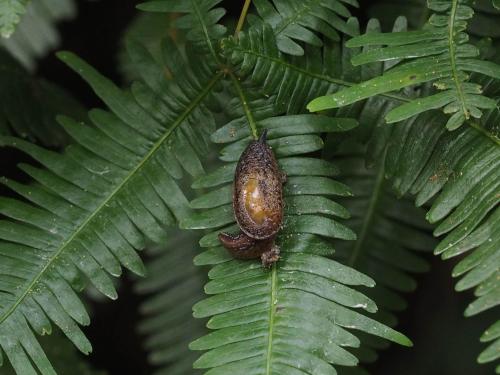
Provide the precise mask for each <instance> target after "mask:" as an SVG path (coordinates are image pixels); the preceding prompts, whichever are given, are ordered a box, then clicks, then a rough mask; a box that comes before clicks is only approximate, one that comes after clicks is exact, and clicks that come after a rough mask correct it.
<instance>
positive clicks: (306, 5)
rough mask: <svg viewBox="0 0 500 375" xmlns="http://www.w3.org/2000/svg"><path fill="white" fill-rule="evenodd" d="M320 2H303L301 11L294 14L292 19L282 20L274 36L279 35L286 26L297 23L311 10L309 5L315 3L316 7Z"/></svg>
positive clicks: (311, 0) (314, 0)
mask: <svg viewBox="0 0 500 375" xmlns="http://www.w3.org/2000/svg"><path fill="white" fill-rule="evenodd" d="M321 1H322V0H319V1H318V0H310V1H309V2H304V3H303V4H302V9H301V10H299V11H298V12H294V16H293V17H288V18H283V21H282V22H280V24H279V25H278V26H277V27H276V35H279V34H281V33H282V32H283V31H284V30H285V29H286V28H287V27H288V26H290V25H291V24H293V23H297V24H298V22H297V20H299V19H300V18H301V17H302V15H303V14H304V13H306V11H307V12H309V10H310V9H311V8H312V6H311V5H310V4H311V3H316V5H319V4H320V3H321Z"/></svg>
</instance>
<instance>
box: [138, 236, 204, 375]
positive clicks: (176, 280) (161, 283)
mask: <svg viewBox="0 0 500 375" xmlns="http://www.w3.org/2000/svg"><path fill="white" fill-rule="evenodd" d="M197 239H198V237H197V236H195V235H194V233H192V232H191V233H187V232H182V231H178V230H176V231H171V232H169V233H168V245H166V246H165V245H162V246H160V245H158V246H156V247H154V248H152V249H151V250H148V253H149V254H150V255H151V256H152V257H153V259H152V260H151V261H149V262H148V263H147V264H146V269H147V272H148V277H147V278H145V279H142V280H139V281H138V283H137V287H136V291H137V292H138V293H140V294H143V295H147V296H148V297H147V299H146V300H145V302H144V303H143V304H142V305H141V307H140V310H141V312H142V314H143V315H144V318H143V319H142V322H141V323H140V325H139V331H140V333H142V334H144V335H146V343H145V347H146V349H147V350H148V353H149V362H150V363H151V364H153V365H154V366H155V367H157V369H156V370H155V372H154V373H153V374H155V375H162V374H165V375H184V374H191V373H196V372H195V371H193V369H192V368H193V362H194V361H195V359H196V355H195V353H193V352H192V351H190V350H189V348H188V345H189V343H190V342H191V341H193V340H194V339H195V338H197V337H200V336H201V335H203V334H205V333H206V328H205V326H204V324H203V321H201V320H198V319H196V320H194V319H193V317H192V306H193V305H194V304H195V303H196V302H198V301H200V300H201V299H202V298H203V284H204V282H205V279H206V276H205V272H204V271H203V270H201V269H200V268H199V267H195V266H194V265H193V257H194V256H195V255H196V253H197V251H196V247H197Z"/></svg>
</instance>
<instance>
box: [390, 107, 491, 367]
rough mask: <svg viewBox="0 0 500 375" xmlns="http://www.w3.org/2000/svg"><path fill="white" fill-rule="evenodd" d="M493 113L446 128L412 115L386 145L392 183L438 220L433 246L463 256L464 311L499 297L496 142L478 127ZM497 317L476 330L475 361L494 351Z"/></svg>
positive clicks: (458, 273)
mask: <svg viewBox="0 0 500 375" xmlns="http://www.w3.org/2000/svg"><path fill="white" fill-rule="evenodd" d="M499 120H500V114H499V111H498V110H494V111H490V112H488V113H486V114H485V116H483V120H482V121H483V124H482V126H478V127H477V128H472V127H463V128H462V129H460V130H459V131H457V132H456V133H448V132H446V131H445V130H444V128H442V127H441V126H440V121H429V119H428V118H425V117H424V118H423V119H420V118H419V117H418V118H417V120H415V121H412V122H404V123H402V124H400V125H398V127H397V128H396V129H395V131H394V133H393V135H392V137H391V142H390V146H389V149H388V155H390V158H388V163H387V173H388V175H390V176H391V177H392V179H393V181H394V182H393V187H394V188H395V189H396V190H397V191H398V192H399V194H406V193H411V194H413V195H416V204H417V205H418V206H422V205H424V204H427V203H431V207H430V209H429V210H428V212H427V216H426V217H427V220H428V221H429V222H431V223H436V224H438V225H437V227H436V229H435V230H434V235H436V236H444V238H443V239H442V240H441V242H440V243H439V245H438V246H437V247H436V248H435V250H434V253H435V254H438V255H441V257H442V258H443V259H450V258H453V257H457V256H462V257H463V258H462V260H461V261H460V262H459V263H458V264H457V265H456V266H455V268H454V270H453V276H454V277H460V278H461V280H460V281H459V282H458V283H457V284H456V287H455V289H456V290H457V291H462V290H467V289H472V288H474V295H475V297H476V300H475V301H474V302H472V303H471V304H470V305H469V306H468V307H467V309H466V311H465V315H466V316H472V315H476V314H479V313H480V312H482V311H485V310H487V309H492V308H495V307H496V308H497V309H498V305H500V289H499V283H498V278H499V275H500V226H499V225H500V206H499V202H500V201H499V199H498V197H499V196H498V192H499V191H500V144H499V143H498V140H495V139H494V138H491V137H489V133H485V132H484V129H487V130H488V128H489V127H495V126H497V124H498V121H499ZM498 324H499V323H498V322H497V323H496V325H494V326H492V327H489V328H488V329H487V330H486V332H485V334H484V335H483V336H482V337H481V341H484V342H491V343H490V346H489V347H488V348H487V349H485V351H484V352H483V353H482V354H481V355H480V356H479V362H491V361H495V360H497V361H498V359H499V358H500V352H499V351H498V346H499V345H500V337H499V335H498V333H499V331H498V328H496V327H498ZM485 328H486V327H485ZM499 371H500V367H497V373H498V372H499Z"/></svg>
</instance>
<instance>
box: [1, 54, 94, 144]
mask: <svg viewBox="0 0 500 375" xmlns="http://www.w3.org/2000/svg"><path fill="white" fill-rule="evenodd" d="M0 65H1V68H0V134H1V135H12V134H15V135H17V136H19V137H22V138H24V139H28V140H30V141H39V142H40V143H42V144H43V145H45V146H51V147H61V146H63V145H64V144H66V143H67V141H68V136H67V135H66V134H65V133H64V131H63V130H62V128H61V127H60V126H59V125H58V124H57V122H56V116H57V115H58V114H63V115H67V116H73V117H74V118H76V119H78V120H83V119H85V118H86V111H85V110H84V109H83V107H82V106H81V105H80V104H79V103H78V102H77V101H76V100H75V99H73V97H72V96H71V95H70V94H69V93H67V92H66V91H65V90H63V89H62V88H60V87H58V86H56V85H54V84H52V83H50V82H47V81H45V80H42V79H36V78H34V77H32V76H31V75H30V74H29V73H28V72H27V71H26V70H25V69H24V68H23V67H21V66H20V64H19V63H18V62H17V61H15V60H14V58H12V57H11V56H10V55H9V54H8V53H7V52H5V51H4V50H2V49H0Z"/></svg>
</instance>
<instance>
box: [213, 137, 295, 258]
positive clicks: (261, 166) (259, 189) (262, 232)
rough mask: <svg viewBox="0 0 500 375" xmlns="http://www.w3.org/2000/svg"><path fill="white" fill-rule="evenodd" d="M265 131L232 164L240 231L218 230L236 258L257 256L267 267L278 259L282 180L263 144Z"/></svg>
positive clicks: (220, 236)
mask: <svg viewBox="0 0 500 375" xmlns="http://www.w3.org/2000/svg"><path fill="white" fill-rule="evenodd" d="M266 135H267V130H264V132H263V133H262V135H261V136H260V138H259V139H258V140H256V141H252V142H251V143H250V144H249V145H248V147H247V148H246V149H245V151H243V153H242V154H241V157H240V159H239V161H238V164H237V166H236V172H235V175H234V184H233V210H234V216H235V217H236V222H237V223H238V226H239V227H240V229H241V233H238V234H236V235H232V234H228V233H219V240H220V241H221V243H222V245H223V246H224V247H225V248H226V249H228V250H229V252H230V253H231V254H232V255H233V256H234V257H235V258H237V259H254V258H259V257H260V258H261V260H262V264H263V265H264V266H266V267H269V266H271V265H272V264H273V263H274V262H276V261H277V260H278V259H279V248H278V247H277V246H276V245H275V244H274V239H275V237H276V234H277V233H278V231H279V230H280V228H281V224H282V222H283V183H284V182H285V179H286V177H285V174H284V173H283V172H282V171H280V169H279V167H278V163H277V162H276V158H275V157H274V154H273V151H272V150H271V148H270V147H269V146H268V145H267V143H266Z"/></svg>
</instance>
